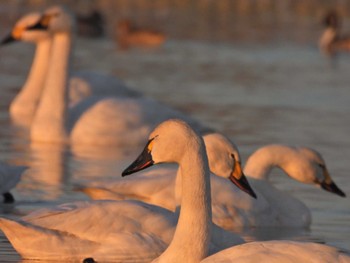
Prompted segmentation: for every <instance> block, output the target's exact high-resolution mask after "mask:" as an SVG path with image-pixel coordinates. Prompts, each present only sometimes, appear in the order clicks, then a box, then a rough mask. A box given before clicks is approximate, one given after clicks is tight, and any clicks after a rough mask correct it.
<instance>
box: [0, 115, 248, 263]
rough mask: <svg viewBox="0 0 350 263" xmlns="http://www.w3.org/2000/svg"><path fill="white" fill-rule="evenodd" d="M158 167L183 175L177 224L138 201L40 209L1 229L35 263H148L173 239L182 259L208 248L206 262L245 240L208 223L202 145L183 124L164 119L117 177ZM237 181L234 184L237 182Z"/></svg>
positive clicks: (174, 218)
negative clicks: (174, 167) (174, 166)
mask: <svg viewBox="0 0 350 263" xmlns="http://www.w3.org/2000/svg"><path fill="white" fill-rule="evenodd" d="M169 149H171V150H169ZM145 160H146V162H144V161H145ZM161 162H176V163H178V164H179V167H180V168H179V169H181V170H182V174H183V180H182V189H183V195H182V201H181V211H180V216H179V219H178V220H177V218H178V217H177V215H176V214H175V213H172V212H171V211H169V210H166V209H164V208H161V207H157V206H153V205H150V204H146V203H142V202H140V201H132V200H129V201H91V202H75V203H71V204H66V205H61V206H59V207H56V208H48V209H43V210H39V211H38V212H34V213H32V214H29V215H28V216H25V217H23V218H22V219H16V220H14V219H6V218H1V219H0V228H1V229H2V231H3V232H4V233H5V235H6V236H7V238H8V239H9V240H10V242H11V244H12V245H13V246H14V248H15V249H16V250H17V252H18V253H20V254H21V256H22V257H23V258H25V259H40V260H61V261H63V260H79V261H81V260H83V259H85V258H89V261H88V262H93V261H92V258H93V259H94V260H97V261H98V262H101V261H113V262H150V261H151V259H154V258H155V257H157V256H159V255H160V254H161V253H162V252H163V251H164V250H165V249H166V247H167V246H168V244H169V243H170V241H171V239H172V237H173V236H174V239H173V241H172V245H170V247H172V246H174V241H175V240H178V241H180V240H181V242H179V243H178V244H177V245H180V246H184V248H185V249H183V251H182V252H181V253H179V256H180V257H182V256H181V255H183V256H184V258H186V257H185V256H186V255H187V254H188V253H196V252H197V251H196V250H195V249H192V246H193V245H194V244H201V243H203V242H205V244H204V245H200V247H199V249H204V250H205V253H204V254H201V256H202V257H204V256H206V255H207V253H215V252H217V251H220V250H222V249H223V248H227V247H230V246H232V245H235V244H239V243H243V242H244V241H243V240H242V239H241V238H240V237H238V236H236V235H234V234H233V233H230V232H226V231H223V230H222V229H220V228H218V227H217V226H215V225H213V224H212V223H211V209H210V181H209V168H208V164H207V157H206V154H205V148H204V144H203V142H202V139H201V138H199V137H198V136H197V135H196V133H194V132H193V130H192V129H191V128H190V127H189V126H188V125H187V124H185V123H184V122H182V121H180V120H169V121H166V122H164V123H162V124H160V125H159V126H158V127H157V128H156V129H155V130H154V131H153V132H152V133H151V135H150V136H149V142H148V144H147V145H146V147H145V149H144V150H143V152H142V154H141V155H140V156H139V158H137V160H136V161H135V162H134V163H132V164H131V165H130V166H129V167H128V168H127V169H125V171H124V172H123V174H122V175H123V176H125V175H128V174H130V173H133V172H135V171H137V170H139V169H144V168H146V167H148V166H150V165H152V164H153V163H161ZM242 181H243V182H244V180H242V179H241V178H238V179H237V180H236V184H238V185H240V182H242ZM240 187H242V188H244V187H245V185H244V184H243V185H240ZM176 224H177V226H176ZM203 224H205V228H204V229H203V227H202V225H203ZM189 226H191V227H189ZM175 228H176V230H175ZM189 229H190V233H188V232H189ZM210 229H212V236H211V235H210V233H209V230H210ZM174 232H175V233H174ZM186 247H188V248H191V249H186ZM208 247H210V248H209V249H208ZM208 250H209V251H208ZM165 254H167V252H165ZM181 259H182V258H181ZM189 259H190V258H189ZM198 259H199V258H198ZM179 260H180V259H179ZM179 262H184V261H181V260H180V261H179ZM191 262H193V261H191Z"/></svg>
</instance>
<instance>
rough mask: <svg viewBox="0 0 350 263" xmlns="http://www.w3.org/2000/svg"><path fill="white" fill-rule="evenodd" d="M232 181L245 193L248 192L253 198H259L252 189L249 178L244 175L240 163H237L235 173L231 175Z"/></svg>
mask: <svg viewBox="0 0 350 263" xmlns="http://www.w3.org/2000/svg"><path fill="white" fill-rule="evenodd" d="M229 179H230V181H231V182H232V183H234V184H235V185H236V186H237V187H238V188H239V189H241V190H242V191H243V192H246V193H247V194H249V195H250V196H251V197H254V198H255V199H256V198H257V196H256V194H255V192H254V191H253V189H252V188H251V186H250V184H249V182H248V180H247V177H246V176H245V175H244V173H243V171H242V166H241V163H240V162H237V161H235V166H234V169H233V172H232V173H231V174H230V177H229Z"/></svg>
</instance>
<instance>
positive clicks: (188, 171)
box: [160, 145, 211, 262]
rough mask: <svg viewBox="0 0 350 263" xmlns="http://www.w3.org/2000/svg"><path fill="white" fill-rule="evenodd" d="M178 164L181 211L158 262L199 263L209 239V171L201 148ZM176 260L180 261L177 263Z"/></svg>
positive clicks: (184, 157)
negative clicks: (179, 170) (172, 234)
mask: <svg viewBox="0 0 350 263" xmlns="http://www.w3.org/2000/svg"><path fill="white" fill-rule="evenodd" d="M188 148H189V149H191V150H190V151H187V152H186V153H185V154H184V155H183V157H182V161H181V163H180V166H179V169H181V174H182V178H181V184H182V196H181V208H180V215H179V220H178V224H177V227H176V231H175V234H174V237H173V240H172V241H171V243H170V245H169V247H168V249H167V250H166V251H165V252H164V253H163V254H162V256H161V257H160V262H173V261H174V260H175V261H176V262H199V261H200V260H202V259H203V258H205V257H206V256H207V254H208V247H209V242H210V237H211V198H210V180H209V167H208V161H207V156H206V152H205V148H204V145H202V146H200V147H191V146H189V147H188ZM179 257H181V259H180V261H179Z"/></svg>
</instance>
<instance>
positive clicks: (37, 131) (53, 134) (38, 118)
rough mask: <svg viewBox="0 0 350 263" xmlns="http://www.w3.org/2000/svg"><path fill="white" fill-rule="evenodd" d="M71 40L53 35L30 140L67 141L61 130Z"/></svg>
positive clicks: (64, 108)
mask: <svg viewBox="0 0 350 263" xmlns="http://www.w3.org/2000/svg"><path fill="white" fill-rule="evenodd" d="M70 49H71V36H70V34H68V33H57V34H55V35H54V38H53V43H52V52H51V59H50V67H49V70H48V74H47V78H46V82H45V87H44V90H43V94H42V96H41V100H40V104H39V107H38V109H37V112H36V115H35V118H34V122H33V125H32V129H31V135H32V138H33V137H35V138H34V139H37V140H41V141H45V140H48V141H57V142H63V141H66V140H67V132H66V127H65V119H66V111H67V104H68V102H67V99H68V98H67V96H68V89H67V83H68V77H69V76H68V73H69V59H70Z"/></svg>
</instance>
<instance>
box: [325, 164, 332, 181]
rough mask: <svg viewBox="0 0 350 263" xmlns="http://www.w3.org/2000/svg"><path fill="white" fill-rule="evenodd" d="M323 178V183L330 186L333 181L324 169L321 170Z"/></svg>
mask: <svg viewBox="0 0 350 263" xmlns="http://www.w3.org/2000/svg"><path fill="white" fill-rule="evenodd" d="M323 176H324V182H325V183H327V184H331V183H332V182H333V181H332V178H331V176H330V174H329V172H328V170H327V168H326V167H324V168H323Z"/></svg>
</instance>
